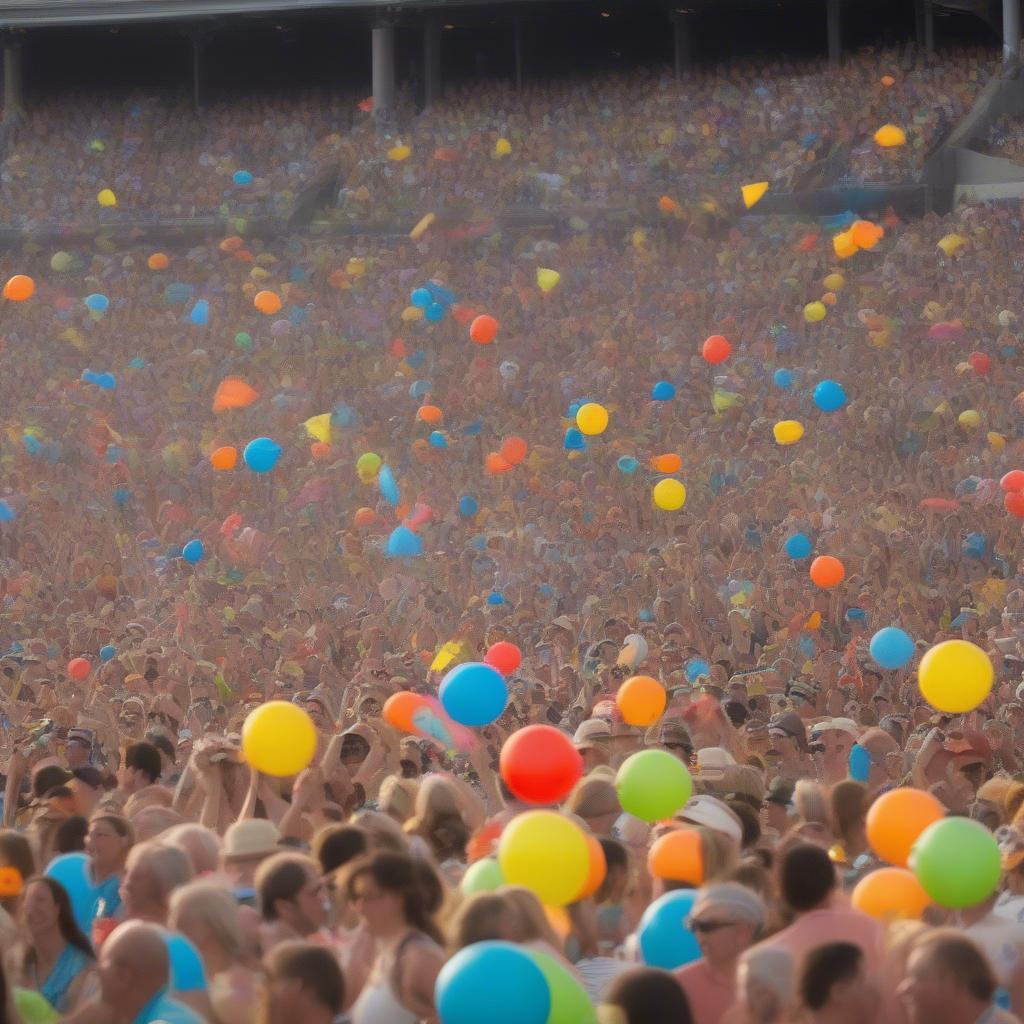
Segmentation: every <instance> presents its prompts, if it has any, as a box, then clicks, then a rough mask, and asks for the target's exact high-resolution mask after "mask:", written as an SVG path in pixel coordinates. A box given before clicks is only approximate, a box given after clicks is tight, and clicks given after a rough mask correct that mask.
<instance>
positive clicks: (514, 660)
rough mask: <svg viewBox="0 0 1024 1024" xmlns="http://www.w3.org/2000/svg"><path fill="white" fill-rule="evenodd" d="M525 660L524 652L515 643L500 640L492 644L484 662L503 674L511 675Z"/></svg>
mask: <svg viewBox="0 0 1024 1024" xmlns="http://www.w3.org/2000/svg"><path fill="white" fill-rule="evenodd" d="M522 660H523V654H522V652H521V651H520V650H519V648H518V647H516V645H515V644H513V643H510V642H509V641H508V640H499V641H498V642H497V643H496V644H491V646H490V647H488V648H487V653H486V654H485V655H484V664H485V665H490V666H491V668H496V669H497V670H498V671H499V672H500V673H501V674H502V675H503V676H510V675H512V673H513V672H515V670H516V669H517V668H519V664H520V662H521V661H522Z"/></svg>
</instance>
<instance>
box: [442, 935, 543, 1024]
mask: <svg viewBox="0 0 1024 1024" xmlns="http://www.w3.org/2000/svg"><path fill="white" fill-rule="evenodd" d="M434 1004H435V1005H436V1007H437V1015H438V1018H439V1019H440V1020H441V1024H479V1022H480V1019H481V1014H482V1013H484V1014H485V1015H486V1018H487V1024H547V1020H548V1015H549V1014H550V1012H551V994H550V992H549V990H548V982H547V980H546V978H545V977H544V973H543V971H541V969H540V967H538V966H537V964H536V962H535V960H534V959H533V956H532V955H531V954H530V953H529V952H527V950H526V949H525V948H524V947H522V946H517V945H514V944H513V943H511V942H491V941H488V942H474V943H473V944H472V945H471V946H466V947H465V948H464V949H461V950H459V952H458V953H456V954H455V956H453V957H452V958H451V959H450V960H449V961H448V962H447V963H446V964H445V965H444V967H442V968H441V972H440V973H439V974H438V976H437V983H436V984H435V986H434ZM484 1008H486V1010H484Z"/></svg>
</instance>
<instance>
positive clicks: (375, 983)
mask: <svg viewBox="0 0 1024 1024" xmlns="http://www.w3.org/2000/svg"><path fill="white" fill-rule="evenodd" d="M346 890H347V893H348V898H349V901H350V902H351V903H352V905H353V906H354V907H355V909H356V912H357V913H358V914H359V917H360V920H361V922H362V924H363V926H364V927H365V929H366V931H367V932H368V934H369V935H370V936H371V937H372V938H373V940H374V945H375V958H374V960H373V963H372V965H371V967H370V971H369V976H368V977H367V978H366V980H365V983H364V984H362V986H361V989H362V990H361V992H360V994H359V998H358V999H357V1000H356V1002H355V1005H354V1006H353V1007H352V1012H351V1020H352V1024H415V1022H416V1021H418V1020H420V1019H421V1018H424V1017H433V1016H434V1013H435V1010H434V983H435V982H436V980H437V975H438V972H439V971H440V970H441V967H442V966H443V965H444V959H445V958H444V952H443V950H442V949H441V943H442V938H441V933H440V931H439V930H438V928H437V925H436V924H435V923H434V920H433V918H432V917H431V916H430V913H429V912H428V910H427V905H426V902H425V895H424V892H423V886H422V883H421V881H420V879H419V877H418V875H417V872H416V865H415V864H414V863H413V860H412V858H411V857H408V856H406V855H404V854H400V853H392V852H390V851H388V850H380V851H378V852H377V853H374V854H371V855H370V856H368V857H366V858H363V859H362V860H360V861H357V862H356V863H355V864H354V865H353V867H352V870H351V871H350V873H349V875H348V881H347V885H346ZM357 966H358V965H357ZM353 973H356V971H353ZM354 980H356V981H357V983H358V981H359V980H361V979H358V978H356V979H354Z"/></svg>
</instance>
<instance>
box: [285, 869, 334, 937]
mask: <svg viewBox="0 0 1024 1024" xmlns="http://www.w3.org/2000/svg"><path fill="white" fill-rule="evenodd" d="M329 909H330V907H329V902H328V900H327V889H326V888H325V886H324V883H323V882H322V881H321V880H320V878H319V876H318V875H315V874H314V873H313V872H312V871H309V872H308V873H307V874H306V882H305V884H304V885H303V886H302V888H301V889H300V890H299V891H298V893H297V894H296V896H295V898H294V899H293V900H290V901H289V902H288V905H287V906H286V907H285V908H284V910H283V912H282V913H281V917H282V919H284V920H285V921H286V922H287V923H288V924H290V925H291V926H292V927H293V928H294V929H295V930H296V931H297V932H298V933H299V934H300V935H312V934H313V932H315V931H316V930H317V929H318V928H322V927H323V925H324V922H325V921H326V920H327V914H328V911H329Z"/></svg>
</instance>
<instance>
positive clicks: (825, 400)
mask: <svg viewBox="0 0 1024 1024" xmlns="http://www.w3.org/2000/svg"><path fill="white" fill-rule="evenodd" d="M814 404H815V405H816V406H817V407H818V408H819V409H820V410H821V411H822V412H838V411H839V410H840V409H842V407H843V406H844V405H846V392H845V391H844V390H843V385H842V384H840V383H838V382H837V381H834V380H823V381H822V382H821V383H820V384H819V385H818V386H817V387H816V388H815V389H814Z"/></svg>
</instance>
